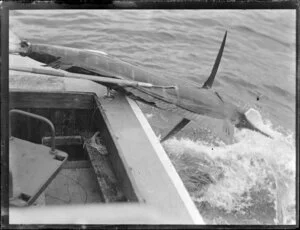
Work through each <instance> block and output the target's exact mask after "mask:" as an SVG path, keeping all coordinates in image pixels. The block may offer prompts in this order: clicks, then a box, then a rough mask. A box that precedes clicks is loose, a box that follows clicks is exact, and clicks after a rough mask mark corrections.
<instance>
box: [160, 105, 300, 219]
mask: <svg viewBox="0 0 300 230" xmlns="http://www.w3.org/2000/svg"><path fill="white" fill-rule="evenodd" d="M248 116H249V118H250V119H251V122H253V123H254V124H255V125H257V126H258V127H259V128H261V129H262V130H263V131H264V132H267V133H268V134H270V135H272V137H274V139H270V138H267V137H264V136H262V135H260V134H259V133H256V132H252V131H248V130H246V129H244V130H241V131H239V130H236V132H235V136H234V138H235V143H234V144H232V145H224V144H223V143H222V142H220V143H219V144H218V145H217V146H216V145H215V144H213V143H209V142H205V141H191V140H189V139H180V140H178V139H171V140H169V141H167V142H165V144H164V148H165V150H166V152H167V153H168V154H169V156H170V158H171V160H172V162H173V164H174V166H175V168H176V169H177V171H178V173H179V175H180V176H181V178H182V180H183V182H184V184H185V185H186V187H187V189H188V191H189V192H190V194H191V196H192V198H193V200H194V201H195V203H196V205H197V207H198V208H199V211H200V213H201V214H202V215H206V218H208V219H209V220H210V221H211V223H233V224H245V223H252V224H253V223H254V224H295V203H296V201H295V169H296V163H295V162H296V161H295V153H296V151H295V137H294V135H293V134H292V133H291V134H289V135H283V134H282V133H280V132H278V131H276V130H275V129H274V128H273V127H272V123H271V122H270V121H263V120H262V117H261V116H260V114H259V112H258V111H256V110H250V111H249V112H248ZM220 213H221V214H220ZM222 215H223V219H222V218H221V216H222ZM230 215H231V217H229V216H230ZM217 216H218V218H217ZM216 218H217V219H216Z"/></svg>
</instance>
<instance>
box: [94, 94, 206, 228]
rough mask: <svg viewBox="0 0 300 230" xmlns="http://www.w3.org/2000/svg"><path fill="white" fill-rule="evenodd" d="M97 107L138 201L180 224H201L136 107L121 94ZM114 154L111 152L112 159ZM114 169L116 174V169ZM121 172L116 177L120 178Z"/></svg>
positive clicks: (161, 149) (105, 100)
mask: <svg viewBox="0 0 300 230" xmlns="http://www.w3.org/2000/svg"><path fill="white" fill-rule="evenodd" d="M132 103H133V104H134V103H135V102H133V101H132ZM98 106H99V108H100V110H101V112H102V114H103V117H104V120H105V123H106V124H107V127H108V130H109V133H110V135H111V137H112V139H113V141H112V142H111V143H115V146H116V148H117V150H118V151H117V152H118V153H117V154H119V157H120V159H121V161H122V163H123V165H124V167H125V169H126V174H127V176H128V177H129V178H130V181H131V184H132V186H133V189H134V190H135V191H138V199H139V202H145V203H147V204H149V205H153V206H154V207H156V208H158V209H160V210H161V211H163V212H164V213H168V214H170V215H171V216H174V217H176V218H177V219H178V221H180V222H181V223H185V224H188V223H190V224H193V223H194V224H195V223H198V224H200V223H202V224H203V223H204V222H203V220H202V218H201V216H200V215H199V212H198V210H197V208H196V206H195V204H194V203H193V201H192V200H191V197H190V196H189V194H188V192H187V190H186V189H185V187H184V185H183V183H182V181H181V179H180V177H179V176H178V174H177V173H176V170H175V169H174V167H173V165H172V163H171V161H170V159H169V158H168V156H167V155H166V153H165V152H164V150H163V148H162V146H161V145H160V143H159V141H158V139H157V138H156V136H155V134H154V133H153V131H152V130H151V128H150V125H149V123H148V122H147V120H146V118H145V117H144V116H143V114H142V112H141V111H140V109H139V108H138V106H137V105H136V104H135V107H134V106H133V105H131V104H129V102H128V101H127V99H126V97H123V96H121V95H116V96H115V98H114V99H113V100H111V99H110V100H108V99H104V98H99V103H98ZM120 111H122V112H120ZM138 117H140V118H138ZM141 118H143V120H142V119H141ZM145 127H148V128H145ZM149 133H151V135H150V134H149ZM115 154H116V153H114V152H112V154H111V156H110V157H111V159H113V158H114V157H115V156H114V155H115ZM160 155H161V156H160ZM112 162H113V161H112ZM114 169H115V170H116V171H118V167H116V168H114ZM116 173H117V172H116ZM122 173H123V172H122ZM122 173H119V174H118V175H119V176H121V177H122ZM123 174H124V173H123ZM123 177H124V176H123Z"/></svg>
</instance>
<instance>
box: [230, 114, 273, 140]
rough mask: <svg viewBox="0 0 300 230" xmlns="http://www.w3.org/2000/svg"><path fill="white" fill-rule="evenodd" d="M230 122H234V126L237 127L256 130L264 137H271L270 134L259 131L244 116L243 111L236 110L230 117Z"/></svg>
mask: <svg viewBox="0 0 300 230" xmlns="http://www.w3.org/2000/svg"><path fill="white" fill-rule="evenodd" d="M231 122H232V123H233V124H234V126H235V127H237V128H238V129H249V130H252V131H255V132H258V133H260V134H262V135H264V136H266V137H269V138H272V137H271V136H270V135H268V134H266V133H265V132H263V131H261V130H260V129H259V128H257V127H256V126H255V125H254V124H253V123H252V122H251V121H250V120H249V119H248V118H247V116H246V114H245V113H243V112H240V111H236V113H235V115H234V116H233V117H232V119H231Z"/></svg>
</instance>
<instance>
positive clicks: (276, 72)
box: [10, 10, 296, 224]
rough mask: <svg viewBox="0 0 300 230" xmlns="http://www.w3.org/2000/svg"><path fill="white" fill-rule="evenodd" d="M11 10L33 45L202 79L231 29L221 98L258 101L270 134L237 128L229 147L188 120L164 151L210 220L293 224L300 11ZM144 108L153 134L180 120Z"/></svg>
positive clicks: (219, 80)
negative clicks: (299, 16)
mask: <svg viewBox="0 0 300 230" xmlns="http://www.w3.org/2000/svg"><path fill="white" fill-rule="evenodd" d="M10 16H11V17H10V26H11V29H12V30H13V31H14V32H15V33H16V34H17V35H19V36H20V37H22V38H26V39H28V40H30V41H31V42H39V43H48V44H54V45H65V46H71V47H77V48H86V49H95V50H102V51H105V52H107V53H109V54H111V55H114V56H117V57H119V58H122V59H124V60H125V61H129V62H132V63H134V64H138V65H141V66H143V67H145V68H147V69H149V70H155V72H159V73H161V74H163V75H173V76H177V77H180V78H184V79H185V78H186V79H189V80H194V81H198V82H204V81H205V80H206V78H207V77H208V76H209V74H210V71H211V68H212V65H213V63H214V60H215V58H216V55H217V52H218V49H219V47H220V44H221V41H222V38H223V35H224V33H225V31H226V30H227V31H228V36H227V42H226V47H225V50H224V54H223V58H222V61H221V64H220V67H219V71H218V75H217V77H216V80H215V82H214V86H213V88H214V90H216V91H218V92H219V94H221V95H222V97H223V98H224V100H230V101H231V102H232V103H234V104H237V105H239V106H241V107H243V108H253V109H254V110H253V111H254V112H253V114H256V115H255V116H254V117H255V120H256V121H257V122H258V123H260V127H262V128H264V130H267V131H268V132H269V133H270V134H272V135H273V136H274V137H275V138H274V140H269V139H265V138H264V137H262V136H261V135H259V134H256V133H253V132H250V131H245V130H242V131H238V130H237V132H236V133H235V143H234V144H233V145H230V146H226V145H224V144H223V143H222V142H221V141H219V139H218V138H217V136H216V135H214V134H212V133H211V132H210V131H209V129H203V128H202V126H199V125H197V124H195V123H191V124H190V125H189V126H188V127H186V128H185V129H184V130H183V131H182V132H181V133H179V134H178V135H177V138H174V139H171V140H170V141H167V142H166V143H165V144H164V148H165V150H166V152H167V153H168V154H169V156H170V158H171V160H172V162H173V164H174V166H175V168H176V170H177V171H178V173H179V175H180V176H181V177H182V179H183V182H184V183H185V185H186V187H187V189H188V191H189V192H190V194H191V196H192V198H193V200H194V201H195V204H196V205H197V207H198V208H199V211H200V213H201V214H202V216H203V217H204V219H205V221H206V222H208V223H240V224H246V223H252V224H253V223H260V224H264V223H269V224H273V223H276V221H279V222H281V223H294V221H295V207H294V206H295V200H294V199H295V197H294V196H295V193H294V183H295V179H294V176H295V55H296V54H295V16H296V12H295V11H292V10H278V11H274V10H272V11H271V10H264V11H262V10H255V11H253V10H251V11H250V10H244V11H242V10H232V11H227V10H218V11H217V10H215V11H213V10H172V11H146V10H141V11H133V10H129V11H118V10H115V11H106V10H99V11H97V10H85V11H74V10H72V11H71V10H67V11H58V10H56V11H50V10H48V11H13V12H12V11H10ZM140 107H141V109H142V110H143V112H144V113H145V115H146V116H147V118H148V120H149V122H150V124H151V125H152V127H153V129H154V131H155V133H156V134H157V135H162V134H163V133H165V132H167V130H169V129H170V128H171V126H172V125H174V124H175V123H176V121H177V120H179V117H178V116H177V115H172V114H169V113H167V112H163V111H159V110H157V109H154V108H151V107H149V106H146V105H142V104H140ZM280 210H281V211H280ZM281 213H282V215H281Z"/></svg>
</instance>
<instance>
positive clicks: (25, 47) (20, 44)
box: [9, 40, 31, 56]
mask: <svg viewBox="0 0 300 230" xmlns="http://www.w3.org/2000/svg"><path fill="white" fill-rule="evenodd" d="M30 48H31V44H30V42H28V41H27V40H19V41H14V42H10V44H9V53H10V54H20V55H21V56H27V54H28V53H29V52H30Z"/></svg>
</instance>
